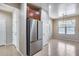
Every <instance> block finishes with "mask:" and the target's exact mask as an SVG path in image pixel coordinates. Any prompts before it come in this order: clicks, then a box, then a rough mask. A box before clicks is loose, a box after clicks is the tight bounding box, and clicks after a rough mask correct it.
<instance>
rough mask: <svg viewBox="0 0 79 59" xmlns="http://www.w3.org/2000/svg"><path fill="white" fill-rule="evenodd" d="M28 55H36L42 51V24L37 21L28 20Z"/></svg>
mask: <svg viewBox="0 0 79 59" xmlns="http://www.w3.org/2000/svg"><path fill="white" fill-rule="evenodd" d="M26 25H27V27H26V29H27V31H26V33H27V34H26V35H27V55H29V56H30V55H31V56H32V55H34V54H36V53H37V52H39V51H40V50H41V49H42V22H41V21H40V20H36V19H32V18H30V19H27V24H26Z"/></svg>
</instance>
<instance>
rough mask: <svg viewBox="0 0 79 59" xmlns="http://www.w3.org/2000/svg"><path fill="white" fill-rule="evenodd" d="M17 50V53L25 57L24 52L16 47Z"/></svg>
mask: <svg viewBox="0 0 79 59" xmlns="http://www.w3.org/2000/svg"><path fill="white" fill-rule="evenodd" d="M16 49H17V51H18V52H19V53H20V54H21V56H24V55H23V54H22V52H21V51H20V50H19V49H18V48H17V47H16Z"/></svg>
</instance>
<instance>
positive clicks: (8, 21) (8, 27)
mask: <svg viewBox="0 0 79 59" xmlns="http://www.w3.org/2000/svg"><path fill="white" fill-rule="evenodd" d="M0 20H4V21H5V23H4V25H5V28H4V29H5V32H6V33H5V34H4V38H6V39H5V44H12V34H11V33H12V16H11V13H9V12H5V11H1V10H0ZM4 29H3V30H4ZM3 32H4V31H3ZM5 35H6V36H5ZM1 41H3V40H1Z"/></svg>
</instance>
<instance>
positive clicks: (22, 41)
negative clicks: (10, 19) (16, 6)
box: [19, 4, 26, 55]
mask: <svg viewBox="0 0 79 59" xmlns="http://www.w3.org/2000/svg"><path fill="white" fill-rule="evenodd" d="M19 26H20V28H19V32H20V37H19V49H20V51H21V52H22V54H23V55H26V4H21V10H20V24H19Z"/></svg>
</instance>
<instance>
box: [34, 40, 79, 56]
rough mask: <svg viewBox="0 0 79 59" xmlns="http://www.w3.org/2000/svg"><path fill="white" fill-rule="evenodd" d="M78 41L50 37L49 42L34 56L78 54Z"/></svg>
mask: <svg viewBox="0 0 79 59" xmlns="http://www.w3.org/2000/svg"><path fill="white" fill-rule="evenodd" d="M78 50H79V43H78V42H73V41H68V40H58V39H51V40H50V41H49V43H48V44H47V45H46V46H45V47H44V48H43V49H42V50H41V51H40V52H38V53H37V54H35V55H34V56H79V51H78Z"/></svg>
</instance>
